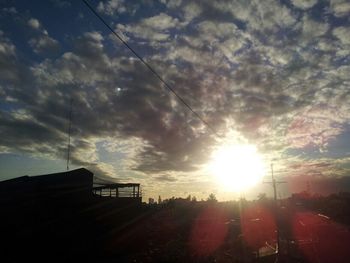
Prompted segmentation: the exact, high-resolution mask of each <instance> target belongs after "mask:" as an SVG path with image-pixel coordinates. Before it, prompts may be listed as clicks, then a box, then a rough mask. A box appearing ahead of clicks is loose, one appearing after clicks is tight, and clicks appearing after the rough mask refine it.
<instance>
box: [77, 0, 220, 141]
mask: <svg viewBox="0 0 350 263" xmlns="http://www.w3.org/2000/svg"><path fill="white" fill-rule="evenodd" d="M82 1H83V2H84V4H85V5H86V6H87V7H88V8H89V9H90V10H91V12H92V13H93V14H94V15H95V16H96V17H97V18H98V19H100V21H101V22H102V23H103V24H104V25H105V26H106V27H107V28H108V29H109V30H110V31H111V32H112V33H113V34H114V35H115V36H116V37H117V38H118V39H119V40H120V42H122V43H123V44H124V45H125V46H126V47H127V48H128V49H129V50H130V51H131V52H132V53H133V54H134V55H135V56H136V57H137V58H138V59H139V60H140V61H141V62H142V63H143V64H144V65H145V66H146V67H147V68H148V69H149V70H150V71H151V72H152V73H153V75H154V76H156V78H158V79H159V80H160V82H161V83H163V85H164V86H165V87H166V88H167V89H168V90H169V91H170V92H172V93H173V94H174V95H175V97H176V98H177V99H178V100H179V101H180V102H181V103H182V104H183V105H185V106H186V107H187V108H188V109H189V110H190V111H191V112H192V113H193V114H194V115H195V116H196V117H197V118H198V119H199V120H200V121H201V122H202V123H203V124H204V125H205V126H206V127H207V128H208V129H209V130H210V131H211V132H212V133H213V134H214V135H216V136H217V137H220V136H219V135H218V133H217V132H216V131H215V129H214V128H213V127H211V125H209V123H208V122H206V121H205V120H204V119H203V118H202V117H201V116H200V115H199V114H198V113H197V112H195V111H194V110H193V109H192V107H191V106H190V105H189V104H188V103H187V102H186V101H185V100H184V99H183V98H182V97H181V96H180V95H179V94H177V92H176V91H175V90H174V89H173V88H172V87H171V86H170V85H169V84H168V83H167V82H166V81H165V80H164V79H163V78H162V77H161V76H160V75H159V74H158V73H157V71H156V70H155V69H154V68H153V67H152V66H151V65H150V64H148V63H147V62H146V61H145V60H144V59H143V58H142V57H141V55H139V54H138V53H137V52H136V51H135V50H134V49H133V48H132V47H131V46H130V45H129V44H128V43H127V42H126V41H125V40H123V38H122V37H121V36H120V35H119V34H118V33H117V32H115V30H114V29H113V28H112V27H110V25H109V24H108V23H107V22H106V21H105V20H104V19H103V18H102V17H101V16H100V15H99V14H98V13H97V12H96V11H95V9H94V8H93V7H92V6H91V5H90V4H89V3H88V2H87V1H86V0H82Z"/></svg>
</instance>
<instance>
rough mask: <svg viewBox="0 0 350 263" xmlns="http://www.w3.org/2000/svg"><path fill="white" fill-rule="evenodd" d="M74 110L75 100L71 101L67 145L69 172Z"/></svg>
mask: <svg viewBox="0 0 350 263" xmlns="http://www.w3.org/2000/svg"><path fill="white" fill-rule="evenodd" d="M72 108H73V99H71V100H70V110H69V125H68V145H67V171H68V170H69V158H70V133H71V128H72Z"/></svg>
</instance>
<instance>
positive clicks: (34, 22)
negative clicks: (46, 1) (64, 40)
mask: <svg viewBox="0 0 350 263" xmlns="http://www.w3.org/2000/svg"><path fill="white" fill-rule="evenodd" d="M28 25H29V26H30V27H31V28H33V29H39V28H40V22H39V20H38V19H35V18H31V19H29V20H28Z"/></svg>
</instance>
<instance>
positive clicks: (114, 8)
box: [97, 0, 126, 16]
mask: <svg viewBox="0 0 350 263" xmlns="http://www.w3.org/2000/svg"><path fill="white" fill-rule="evenodd" d="M97 10H98V11H99V12H101V13H104V14H106V15H110V16H112V15H114V14H121V13H124V12H126V7H125V6H124V0H109V1H107V2H106V3H104V2H99V4H98V6H97Z"/></svg>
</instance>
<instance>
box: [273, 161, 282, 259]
mask: <svg viewBox="0 0 350 263" xmlns="http://www.w3.org/2000/svg"><path fill="white" fill-rule="evenodd" d="M271 179H272V187H273V197H274V200H275V217H276V223H277V224H276V226H277V228H276V239H277V249H276V250H277V257H278V256H279V253H280V251H279V250H280V231H279V226H278V204H277V191H276V180H275V177H274V176H273V163H271Z"/></svg>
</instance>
